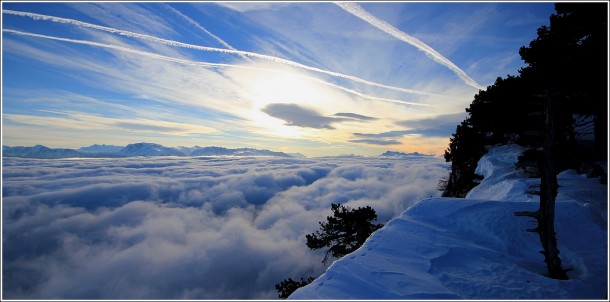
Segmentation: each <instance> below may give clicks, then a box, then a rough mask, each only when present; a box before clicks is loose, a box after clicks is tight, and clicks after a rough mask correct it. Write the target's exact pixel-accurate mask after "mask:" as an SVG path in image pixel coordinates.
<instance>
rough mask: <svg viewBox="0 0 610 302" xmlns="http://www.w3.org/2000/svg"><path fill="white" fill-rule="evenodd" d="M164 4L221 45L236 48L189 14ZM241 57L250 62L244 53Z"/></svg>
mask: <svg viewBox="0 0 610 302" xmlns="http://www.w3.org/2000/svg"><path fill="white" fill-rule="evenodd" d="M164 6H165V7H166V8H167V9H168V10H169V11H171V12H172V13H174V14H176V15H178V16H179V17H180V18H182V19H184V20H186V21H187V22H188V23H190V24H192V25H193V26H195V27H197V28H198V29H200V30H201V31H203V32H205V33H206V34H208V35H209V36H210V37H212V38H214V40H216V41H218V43H220V44H222V46H224V47H226V48H228V49H231V50H237V49H235V48H234V47H233V46H231V45H229V43H227V42H225V41H224V40H223V39H221V38H219V37H218V36H216V35H215V34H213V33H211V32H210V31H208V30H207V29H205V28H204V27H203V26H201V25H200V24H199V23H197V22H196V21H195V20H193V19H191V18H190V17H189V16H187V15H185V14H183V13H182V12H180V11H179V10H177V9H175V8H173V7H171V6H170V5H169V4H164ZM240 56H241V57H242V58H244V59H246V60H248V61H249V62H251V60H250V58H248V57H246V56H244V55H240Z"/></svg>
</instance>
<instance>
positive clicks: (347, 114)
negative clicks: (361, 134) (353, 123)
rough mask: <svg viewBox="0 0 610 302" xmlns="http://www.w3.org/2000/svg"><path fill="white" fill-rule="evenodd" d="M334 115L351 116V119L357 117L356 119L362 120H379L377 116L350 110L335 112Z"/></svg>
mask: <svg viewBox="0 0 610 302" xmlns="http://www.w3.org/2000/svg"><path fill="white" fill-rule="evenodd" d="M334 116H339V117H347V118H351V119H355V120H361V121H375V120H378V118H376V117H371V116H366V115H362V114H356V113H350V112H339V113H335V114H334Z"/></svg>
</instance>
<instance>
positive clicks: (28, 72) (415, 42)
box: [2, 2, 554, 156]
mask: <svg viewBox="0 0 610 302" xmlns="http://www.w3.org/2000/svg"><path fill="white" fill-rule="evenodd" d="M553 12H554V7H553V3H551V2H516V3H496V2H451V3H447V2H446V3H436V2H420V3H409V2H386V3H377V2H359V3H348V2H340V3H332V2H305V3H302V2H281V3H272V2H224V3H221V2H181V3H173V2H167V3H163V2H149V3H146V2H143V3H137V2H120V3H113V2H95V3H94V2H77V3H70V2H65V3H40V2H39V3H20V2H16V3H12V2H11V3H7V2H3V3H2V45H3V47H2V73H3V74H2V144H3V145H8V146H33V145H36V144H42V145H46V146H48V147H62V148H79V147H83V146H89V145H91V144H95V143H97V144H111V145H127V144H130V143H136V142H151V143H159V144H163V145H165V146H195V145H199V146H223V147H230V148H237V147H252V148H264V149H271V150H274V151H282V152H290V153H294V152H298V153H302V154H305V155H307V156H327V155H340V154H357V155H378V154H380V153H382V152H384V151H386V150H393V151H402V152H420V153H425V154H436V155H441V154H442V153H443V151H444V150H445V149H446V148H447V145H448V143H449V137H450V136H451V134H452V133H453V132H454V131H455V127H456V125H458V124H459V123H460V122H461V121H462V120H463V119H464V118H465V116H466V113H465V111H464V108H466V107H468V105H469V104H470V102H471V101H472V99H473V97H474V95H475V94H476V93H477V92H478V90H479V89H484V88H485V87H487V86H488V85H490V84H492V83H493V82H494V81H495V79H496V78H497V77H505V76H506V75H508V74H512V75H515V74H517V73H518V70H519V68H521V67H523V66H524V64H523V61H521V59H520V57H519V54H518V50H519V48H520V47H521V46H525V45H528V44H529V42H530V41H531V40H533V39H534V38H535V37H536V30H537V28H539V27H540V26H543V25H548V22H549V17H550V15H551V14H552V13H553Z"/></svg>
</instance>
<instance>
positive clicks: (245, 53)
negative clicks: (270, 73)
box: [2, 10, 433, 95]
mask: <svg viewBox="0 0 610 302" xmlns="http://www.w3.org/2000/svg"><path fill="white" fill-rule="evenodd" d="M2 13H3V14H11V15H16V16H22V17H29V18H32V19H34V20H43V21H51V22H57V23H65V24H71V25H75V26H79V27H83V28H91V29H96V30H101V31H105V32H110V33H114V34H119V35H122V36H126V37H131V38H136V39H142V40H145V41H150V42H155V43H160V44H163V45H168V46H174V47H182V48H187V49H194V50H200V51H208V52H217V53H225V54H236V55H240V56H247V57H253V58H257V59H263V60H268V61H272V62H275V63H281V64H286V65H289V66H292V67H297V68H301V69H304V70H307V71H313V72H318V73H322V74H326V75H330V76H333V77H338V78H343V79H347V80H350V81H354V82H357V83H361V84H365V85H369V86H375V87H380V88H385V89H389V90H394V91H399V92H406V93H413V94H421V95H433V94H432V93H429V92H424V91H418V90H414V89H407V88H402V87H396V86H390V85H385V84H380V83H376V82H372V81H368V80H365V79H361V78H359V77H356V76H352V75H347V74H343V73H339V72H334V71H329V70H324V69H321V68H317V67H311V66H307V65H304V64H301V63H298V62H294V61H291V60H286V59H283V58H279V57H274V56H269V55H264V54H259V53H254V52H248V51H242V50H233V49H226V48H216V47H208V46H201V45H194V44H188V43H183V42H178V41H173V40H168V39H163V38H159V37H155V36H151V35H145V34H139V33H135V32H131V31H126V30H121V29H116V28H112V27H106V26H101V25H96V24H91V23H87V22H83V21H79V20H74V19H69V18H60V17H55V16H49V15H43V14H36V13H30V12H22V11H15V10H3V11H2ZM4 31H8V30H6V29H4ZM10 32H13V33H18V31H13V30H11V31H10ZM21 34H29V33H25V32H21ZM30 35H32V36H38V37H45V36H43V35H35V34H30ZM46 37H47V38H48V37H49V36H46ZM56 39H57V40H62V38H56ZM63 40H64V41H70V40H71V42H74V41H76V40H72V39H63ZM91 43H94V42H91ZM96 44H99V43H96ZM97 46H101V45H97ZM160 57H161V56H160Z"/></svg>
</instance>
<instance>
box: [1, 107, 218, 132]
mask: <svg viewBox="0 0 610 302" xmlns="http://www.w3.org/2000/svg"><path fill="white" fill-rule="evenodd" d="M50 114H52V115H50ZM3 117H4V118H5V119H7V120H8V121H10V122H13V123H19V124H26V125H36V126H43V127H49V128H60V129H73V130H81V131H86V130H110V129H123V130H127V131H133V132H151V133H157V134H166V135H187V134H210V133H218V132H219V131H218V130H216V129H213V128H210V127H205V126H200V125H193V124H187V123H179V122H169V121H161V120H149V119H141V118H133V117H130V118H129V119H121V118H109V117H103V116H98V115H92V114H85V113H80V112H58V111H55V112H48V113H47V114H46V115H24V114H4V115H3Z"/></svg>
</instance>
